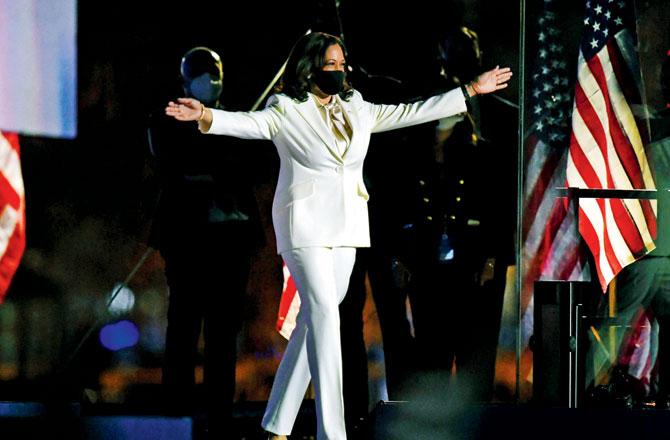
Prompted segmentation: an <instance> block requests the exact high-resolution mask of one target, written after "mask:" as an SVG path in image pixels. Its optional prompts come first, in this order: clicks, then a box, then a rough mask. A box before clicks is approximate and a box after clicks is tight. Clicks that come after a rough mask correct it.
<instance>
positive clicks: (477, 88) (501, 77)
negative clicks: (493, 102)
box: [470, 66, 512, 95]
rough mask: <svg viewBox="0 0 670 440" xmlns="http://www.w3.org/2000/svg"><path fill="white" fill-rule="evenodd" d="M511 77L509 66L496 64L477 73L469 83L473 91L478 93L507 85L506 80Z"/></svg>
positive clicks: (492, 90)
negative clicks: (490, 68)
mask: <svg viewBox="0 0 670 440" xmlns="http://www.w3.org/2000/svg"><path fill="white" fill-rule="evenodd" d="M511 77H512V69H510V68H509V67H503V68H500V67H499V66H496V68H495V69H492V70H489V71H488V72H484V73H482V74H481V75H479V76H478V77H477V78H476V79H475V80H474V81H472V82H471V83H470V86H471V87H472V89H473V91H474V92H475V93H476V94H478V95H483V94H485V93H492V92H495V91H497V90H500V89H504V88H505V87H507V81H509V79H510V78H511Z"/></svg>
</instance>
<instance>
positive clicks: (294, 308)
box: [277, 263, 300, 339]
mask: <svg viewBox="0 0 670 440" xmlns="http://www.w3.org/2000/svg"><path fill="white" fill-rule="evenodd" d="M283 273H284V283H283V286H282V293H281V300H280V301H279V312H278V314H277V315H278V316H277V331H278V332H279V334H281V335H282V336H283V337H285V338H286V339H289V338H290V337H291V333H293V329H294V328H295V321H296V318H297V316H298V311H299V310H300V295H299V294H298V290H297V289H296V287H295V282H294V281H293V277H291V273H290V272H289V270H288V267H286V264H285V263H284V264H283Z"/></svg>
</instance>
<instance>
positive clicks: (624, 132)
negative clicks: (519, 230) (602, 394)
mask: <svg viewBox="0 0 670 440" xmlns="http://www.w3.org/2000/svg"><path fill="white" fill-rule="evenodd" d="M624 33H627V31H626V30H622V31H620V32H619V34H624ZM631 42H632V39H631V38H630V36H626V35H618V36H617V38H612V39H610V40H609V41H608V43H607V44H606V45H605V46H603V49H602V50H600V51H599V52H598V53H597V54H596V56H594V57H592V58H591V59H589V60H585V59H584V57H583V55H582V54H580V57H579V60H578V74H577V79H578V82H577V85H576V87H575V101H574V107H573V114H572V136H571V140H570V155H569V157H568V164H567V180H568V185H569V186H571V187H579V188H599V189H600V188H606V189H655V185H654V180H653V178H652V175H651V171H650V169H649V163H648V161H647V157H646V155H645V152H644V144H643V141H642V135H641V131H642V132H646V129H645V128H644V126H643V124H642V123H641V122H642V121H641V120H638V119H637V118H636V115H635V114H634V113H633V108H632V107H631V105H629V99H631V98H630V95H631V94H632V95H635V94H637V95H638V99H639V90H640V89H639V85H638V84H633V85H631V84H630V82H631V80H630V78H629V77H630V75H631V73H633V72H636V71H637V68H636V67H635V63H633V65H630V64H629V63H631V62H632V60H631V59H630V49H629V48H628V47H625V46H626V45H627V44H631ZM622 46H623V47H622ZM629 72H630V73H629ZM635 79H636V78H635V77H634V78H633V81H632V82H635ZM633 98H634V96H633ZM640 126H642V129H640ZM579 231H580V233H581V235H582V237H584V240H585V241H586V243H587V245H588V246H589V248H590V249H591V252H592V253H593V256H594V258H595V262H596V269H597V272H598V278H599V279H600V284H601V287H602V289H603V291H605V290H606V289H607V286H608V284H609V282H610V281H611V280H612V279H613V278H614V277H615V276H616V275H617V273H618V272H619V271H620V270H621V269H622V268H624V267H625V266H627V265H628V264H630V263H632V262H633V261H635V260H636V259H637V258H639V257H641V256H643V255H645V254H646V253H648V252H650V251H651V250H653V249H654V247H655V245H654V239H655V238H656V201H649V200H634V199H629V200H619V199H581V200H580V204H579Z"/></svg>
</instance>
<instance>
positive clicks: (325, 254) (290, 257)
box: [261, 247, 356, 440]
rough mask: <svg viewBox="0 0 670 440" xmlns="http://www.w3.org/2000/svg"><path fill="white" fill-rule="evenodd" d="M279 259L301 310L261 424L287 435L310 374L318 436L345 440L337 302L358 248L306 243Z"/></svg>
mask: <svg viewBox="0 0 670 440" xmlns="http://www.w3.org/2000/svg"><path fill="white" fill-rule="evenodd" d="M282 257H283V258H284V261H285V262H286V266H287V267H288V269H289V271H290V272H291V276H292V277H293V279H294V281H295V284H296V287H297V289H298V292H299V294H300V301H301V302H300V311H299V312H298V316H297V318H296V327H295V329H294V330H293V333H292V334H291V338H290V340H289V342H288V346H287V347H286V351H285V352H284V357H283V358H282V360H281V363H280V364H279V369H278V370H277V375H276V376H275V380H274V384H273V385H272V392H271V393H270V399H269V400H268V406H267V408H266V410H265V415H264V416H263V422H262V423H261V424H262V426H263V428H264V429H265V430H266V431H269V432H272V433H275V434H279V435H290V434H291V430H292V428H293V423H294V422H295V419H296V417H297V415H298V411H299V409H300V404H301V402H302V400H303V398H304V396H305V392H306V391H307V386H308V385H309V381H310V378H311V379H312V381H313V385H314V394H315V400H316V423H317V424H316V426H317V431H316V438H317V440H343V439H346V432H345V428H344V400H343V397H342V351H341V348H340V313H339V309H338V306H339V304H340V302H341V301H342V300H343V299H344V295H345V294H346V292H347V288H348V286H349V277H350V276H351V271H352V269H353V267H354V261H355V259H356V249H355V248H349V247H343V248H320V247H309V248H300V249H293V250H290V251H287V252H284V253H283V254H282Z"/></svg>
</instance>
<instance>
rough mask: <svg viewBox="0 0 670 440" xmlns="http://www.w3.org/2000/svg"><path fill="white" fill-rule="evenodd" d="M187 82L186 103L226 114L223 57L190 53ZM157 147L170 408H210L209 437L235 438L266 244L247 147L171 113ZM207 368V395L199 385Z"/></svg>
mask: <svg viewBox="0 0 670 440" xmlns="http://www.w3.org/2000/svg"><path fill="white" fill-rule="evenodd" d="M181 78H182V80H183V92H184V93H185V94H186V95H187V96H189V97H193V98H196V99H198V100H200V101H202V102H203V103H205V104H206V105H207V106H209V107H211V108H221V105H220V102H219V99H220V96H221V92H222V86H223V65H222V62H221V58H220V57H219V55H218V54H217V53H216V52H214V51H212V50H211V49H208V48H206V47H195V48H193V49H191V50H189V51H188V52H187V53H186V54H185V55H184V56H183V58H182V60H181ZM149 140H150V147H151V153H152V156H153V159H154V162H155V165H156V167H157V171H158V175H159V176H160V180H161V183H162V193H161V195H160V198H159V203H158V207H157V210H156V214H155V219H154V223H153V226H152V231H151V235H150V240H149V244H150V245H151V246H152V247H154V248H156V249H158V250H159V251H160V253H161V255H162V257H163V259H164V261H165V275H166V278H167V283H168V287H169V306H168V315H167V334H166V341H165V357H164V366H163V384H164V389H165V392H166V404H167V405H168V406H169V409H170V411H171V412H174V413H177V414H184V415H192V414H195V415H199V414H201V413H202V411H203V410H204V414H205V415H206V416H207V417H206V420H207V419H208V422H206V423H207V426H208V428H207V429H208V430H209V434H210V436H211V437H212V438H215V437H216V438H223V437H221V435H222V434H223V433H224V432H230V431H229V428H230V424H229V422H230V421H231V415H232V403H233V398H234V391H235V363H236V346H237V335H238V332H239V330H240V327H241V324H242V317H243V315H244V314H243V307H244V301H245V293H246V286H247V281H248V277H249V270H250V259H251V256H252V254H253V252H254V251H255V250H257V249H258V247H259V246H260V245H261V244H262V242H263V239H264V238H263V231H262V228H261V224H260V220H259V214H258V207H257V205H256V200H255V197H254V193H253V182H252V179H251V176H249V175H248V170H249V167H248V166H247V165H245V164H248V163H250V162H249V161H250V159H249V158H245V157H244V156H243V150H242V149H238V148H221V144H224V143H226V142H228V143H232V142H235V140H234V139H230V138H221V137H216V138H215V137H209V136H202V135H201V134H200V133H199V132H198V130H197V128H196V127H193V126H190V125H186V124H180V123H178V122H177V121H175V120H174V119H172V118H169V117H167V116H165V114H164V112H163V111H162V108H161V111H160V112H156V113H155V114H153V115H152V116H151V118H150V126H149ZM244 150H245V151H249V148H246V149H244ZM246 154H250V152H247V153H246ZM201 332H202V333H204V356H202V357H201V356H200V350H199V345H198V343H199V339H200V335H201ZM199 365H202V367H203V374H204V378H203V384H202V389H201V390H200V387H196V385H195V369H196V367H197V366H199Z"/></svg>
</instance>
